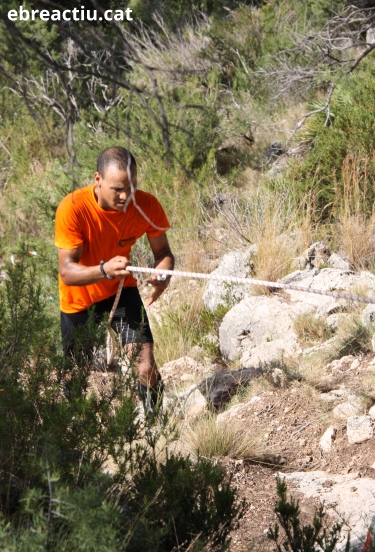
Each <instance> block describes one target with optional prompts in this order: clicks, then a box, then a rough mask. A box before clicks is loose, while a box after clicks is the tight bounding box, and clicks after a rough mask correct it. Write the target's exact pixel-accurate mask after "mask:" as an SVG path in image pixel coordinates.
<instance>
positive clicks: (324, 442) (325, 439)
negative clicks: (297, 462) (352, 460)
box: [319, 426, 336, 452]
mask: <svg viewBox="0 0 375 552" xmlns="http://www.w3.org/2000/svg"><path fill="white" fill-rule="evenodd" d="M335 434H336V430H335V428H334V427H333V426H330V427H329V428H328V429H326V430H325V432H324V433H323V435H322V437H321V439H320V441H319V447H320V448H321V449H322V451H323V452H330V451H331V449H332V442H333V440H334V438H335Z"/></svg>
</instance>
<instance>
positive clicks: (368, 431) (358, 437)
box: [346, 416, 374, 445]
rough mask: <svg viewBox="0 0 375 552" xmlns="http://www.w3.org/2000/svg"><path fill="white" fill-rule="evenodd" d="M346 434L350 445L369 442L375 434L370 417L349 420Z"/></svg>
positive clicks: (355, 417)
mask: <svg viewBox="0 0 375 552" xmlns="http://www.w3.org/2000/svg"><path fill="white" fill-rule="evenodd" d="M346 432H347V435H348V441H349V444H351V445H353V444H354V443H363V441H368V440H369V439H371V437H372V436H373V434H374V430H373V429H372V422H371V417H370V416H351V417H350V418H348V420H347V426H346Z"/></svg>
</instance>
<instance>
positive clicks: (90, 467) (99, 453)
mask: <svg viewBox="0 0 375 552" xmlns="http://www.w3.org/2000/svg"><path fill="white" fill-rule="evenodd" d="M18 259H19V261H20V262H19V263H17V264H16V265H15V267H11V266H8V267H6V278H5V280H4V281H3V282H2V283H1V284H0V295H1V301H0V305H1V307H0V337H1V339H0V360H1V366H0V384H1V386H0V389H1V391H0V395H1V396H0V399H1V400H0V519H1V523H0V547H1V548H2V549H6V550H20V549H22V550H32V551H34V550H61V551H62V550H67V549H70V550H73V551H77V552H78V551H81V550H92V551H94V550H108V551H111V552H112V551H115V550H116V551H117V550H126V551H133V550H134V551H137V550H145V552H148V551H149V552H151V551H152V552H154V551H156V552H157V551H159V552H164V551H167V550H171V551H172V550H173V549H176V547H179V549H180V550H181V551H182V550H185V549H188V548H189V547H190V545H191V546H193V543H194V542H195V541H196V548H195V549H196V550H198V549H199V548H198V543H201V544H200V546H201V548H203V546H204V545H205V544H207V543H208V542H212V543H213V544H214V545H215V546H216V545H217V546H219V547H220V549H222V550H223V549H224V548H225V547H226V543H227V540H228V538H227V537H228V533H229V531H230V529H231V527H232V524H233V522H234V521H235V519H237V518H238V517H239V516H240V515H241V513H242V505H241V504H239V503H238V501H237V498H236V493H235V491H234V490H233V489H232V488H231V486H230V481H227V480H226V479H225V476H224V473H223V471H222V469H221V468H220V467H214V466H213V465H212V464H211V463H209V462H207V461H206V460H204V459H198V460H197V461H196V462H192V461H191V460H189V459H187V458H183V457H182V456H170V455H169V454H168V451H167V450H166V457H165V460H164V461H161V460H160V458H159V457H158V453H157V450H158V448H159V449H160V447H161V446H164V447H166V446H168V443H169V442H170V441H171V440H173V439H175V428H174V425H173V424H171V423H170V422H169V418H168V413H164V414H160V416H159V417H158V419H155V420H146V421H145V422H144V424H143V423H141V420H140V416H139V411H138V406H137V400H136V375H135V373H134V370H133V369H132V364H131V369H130V370H128V371H127V372H126V374H124V373H122V372H119V373H116V374H113V375H112V376H111V377H109V376H108V375H107V377H106V378H103V381H104V382H105V384H103V383H102V385H96V386H94V385H93V380H92V378H93V377H94V375H93V374H96V376H97V377H99V378H100V371H106V367H105V365H104V364H101V363H100V360H99V359H98V358H92V357H91V356H89V355H87V356H86V357H82V358H80V359H78V360H79V362H78V363H77V364H76V363H75V362H73V361H72V360H71V359H66V358H64V357H62V355H61V353H60V338H59V336H58V324H57V319H56V316H55V315H54V313H53V312H52V313H51V312H50V310H49V302H48V300H46V299H45V298H44V289H43V283H41V281H40V278H41V275H40V274H39V273H38V271H36V270H35V265H34V264H33V259H32V258H30V256H29V255H28V254H27V251H25V250H24V251H19V252H18ZM103 329H104V328H103V327H102V328H99V329H98V331H95V328H94V327H90V328H89V331H88V335H86V336H81V337H82V338H83V337H85V339H88V340H89V343H90V344H95V345H96V346H98V345H100V344H101V343H102V342H103V337H104V335H103ZM94 362H95V368H96V370H99V372H93V368H94V364H93V363H94ZM94 381H95V380H94ZM64 388H65V389H67V390H68V391H69V393H70V400H69V401H68V400H66V399H65V397H64V394H63V389H64ZM163 443H164V445H163ZM165 443H166V444H165ZM190 549H191V547H190Z"/></svg>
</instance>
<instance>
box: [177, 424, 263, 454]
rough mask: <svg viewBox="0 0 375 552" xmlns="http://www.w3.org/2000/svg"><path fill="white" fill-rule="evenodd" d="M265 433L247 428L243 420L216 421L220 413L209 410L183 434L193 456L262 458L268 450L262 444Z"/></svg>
mask: <svg viewBox="0 0 375 552" xmlns="http://www.w3.org/2000/svg"><path fill="white" fill-rule="evenodd" d="M262 437H263V435H262V433H260V432H258V433H257V434H256V435H254V434H253V433H251V432H249V431H246V429H245V428H244V425H243V424H240V423H239V422H238V421H234V420H230V421H223V422H221V423H219V424H217V423H216V416H214V415H213V414H209V415H207V416H205V417H203V418H201V419H199V420H198V421H197V422H195V424H194V425H193V426H190V427H188V428H187V429H186V430H185V431H184V432H183V433H182V435H181V444H182V447H183V449H184V450H185V452H187V453H188V454H190V455H192V456H193V457H197V456H198V455H200V456H205V457H207V458H214V457H217V456H228V455H230V456H235V457H237V458H249V459H250V458H252V459H255V458H259V457H261V456H262V455H263V454H265V453H266V452H267V451H266V450H265V446H264V444H261V439H262Z"/></svg>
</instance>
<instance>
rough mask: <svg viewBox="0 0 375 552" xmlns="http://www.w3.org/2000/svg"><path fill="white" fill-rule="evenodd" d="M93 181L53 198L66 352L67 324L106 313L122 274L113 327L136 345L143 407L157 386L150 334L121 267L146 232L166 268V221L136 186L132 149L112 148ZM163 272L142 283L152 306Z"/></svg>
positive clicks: (70, 333)
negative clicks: (148, 289)
mask: <svg viewBox="0 0 375 552" xmlns="http://www.w3.org/2000/svg"><path fill="white" fill-rule="evenodd" d="M94 178H95V184H94V185H93V186H87V187H84V188H80V189H78V190H76V191H74V192H72V193H70V194H69V195H68V196H66V197H65V198H64V199H63V200H62V201H61V203H60V205H59V207H58V209H57V212H56V223H55V224H56V239H55V245H56V247H58V259H59V291H60V309H61V332H62V339H63V348H64V353H65V354H66V355H69V354H72V351H73V346H74V329H75V328H76V327H77V326H78V327H82V326H84V325H85V324H87V323H88V321H89V319H90V311H89V310H88V309H90V307H93V308H94V309H95V314H94V316H95V321H96V322H99V321H100V320H101V319H102V317H103V315H104V313H109V312H110V310H111V308H112V305H113V302H114V298H115V294H116V292H117V289H118V285H119V281H120V278H123V277H125V280H124V285H123V289H122V292H121V296H120V300H119V303H118V307H117V310H116V312H115V315H114V317H113V321H112V328H113V329H114V330H115V331H116V332H117V333H118V334H119V336H120V338H121V342H122V344H123V345H124V346H125V347H126V348H127V352H128V354H131V352H132V351H133V352H134V347H135V345H134V344H137V357H136V368H137V370H138V373H139V383H138V386H139V392H140V395H141V398H142V400H143V402H144V404H145V408H146V411H152V409H153V408H154V407H155V406H156V404H157V402H158V401H160V398H161V394H162V390H163V384H162V381H161V377H160V374H159V372H158V370H157V366H156V362H155V359H154V354H153V338H152V334H151V330H150V326H149V323H148V319H147V314H146V312H145V310H144V307H143V303H142V300H141V297H140V295H139V291H138V288H137V281H136V280H135V278H134V277H133V276H132V274H131V273H130V272H129V271H128V270H126V267H127V266H128V265H129V264H130V261H129V255H130V250H131V248H132V246H133V245H134V243H135V242H136V240H137V239H138V238H140V237H141V236H142V235H143V234H145V233H146V235H147V238H148V241H149V243H150V246H151V249H152V252H153V255H154V258H155V264H154V267H155V268H159V269H168V270H172V269H173V266H174V257H173V255H172V253H171V250H170V248H169V244H168V240H167V237H166V234H165V231H166V230H167V229H168V228H169V222H168V219H167V217H166V215H165V213H164V211H163V208H162V207H161V205H160V203H159V202H158V200H157V199H156V198H155V197H154V196H152V195H151V194H149V193H146V192H143V191H141V190H136V184H137V169H136V162H135V159H134V157H133V156H132V154H131V153H130V152H129V151H128V150H126V149H125V148H122V147H111V148H108V149H106V150H104V151H103V152H102V153H101V154H100V155H99V157H98V163H97V171H96V173H95V177H94ZM169 280H170V277H167V278H166V279H165V280H158V279H157V277H154V278H149V279H148V280H146V281H147V282H148V283H149V284H150V285H152V286H153V293H152V295H151V297H150V298H149V299H148V301H147V302H146V306H149V305H151V304H152V303H153V302H154V301H156V299H157V298H158V297H160V295H161V294H162V293H163V291H164V290H165V289H166V287H167V286H168V284H169Z"/></svg>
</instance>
